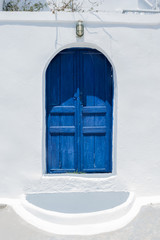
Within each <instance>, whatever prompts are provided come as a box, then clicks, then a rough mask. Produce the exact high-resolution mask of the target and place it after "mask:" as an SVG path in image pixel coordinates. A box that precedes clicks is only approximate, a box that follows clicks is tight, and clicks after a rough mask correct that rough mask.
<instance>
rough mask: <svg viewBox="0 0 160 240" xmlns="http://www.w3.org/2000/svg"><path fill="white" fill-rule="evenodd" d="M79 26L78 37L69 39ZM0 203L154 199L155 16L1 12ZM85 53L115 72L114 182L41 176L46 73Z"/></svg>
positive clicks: (157, 180)
mask: <svg viewBox="0 0 160 240" xmlns="http://www.w3.org/2000/svg"><path fill="white" fill-rule="evenodd" d="M78 19H83V20H84V25H85V34H84V37H83V38H81V39H79V38H77V37H76V34H75V24H76V20H78ZM0 36H1V37H0V53H1V54H0V126H1V128H0V132H1V134H0V156H1V160H0V165H1V167H0V176H1V181H0V189H1V191H0V197H6V198H10V197H12V198H14V197H15V198H18V197H19V196H20V195H21V194H25V193H27V192H43V193H45V192H78V191H80V192H89V191H90V192H94V191H95V192H96V191H104V192H105V191H129V192H130V191H133V192H135V194H137V195H138V196H154V195H160V188H159V184H160V174H159V170H160V161H159V156H160V147H159V139H160V121H159V120H160V111H159V106H160V94H159V92H160V81H159V76H160V68H159V62H160V47H159V40H160V21H159V15H134V14H132V15H131V14H128V15H123V14H108V15H107V14H97V13H96V14H88V15H85V14H84V15H83V14H58V15H57V16H55V15H52V14H50V13H25V14H24V13H5V12H2V13H0ZM69 47H91V48H96V49H98V50H99V51H101V52H102V53H103V54H105V55H106V57H107V58H108V59H109V60H110V61H111V63H112V65H113V68H114V85H115V92H114V120H113V128H114V137H113V174H112V175H113V176H111V175H108V174H104V175H103V174H97V175H85V174H82V175H80V174H79V175H76V174H73V175H54V176H48V177H47V176H43V174H44V173H45V94H44V93H45V70H46V68H47V66H48V64H49V62H50V60H51V59H52V58H53V57H54V56H55V54H57V53H58V52H59V51H60V50H62V49H64V48H69Z"/></svg>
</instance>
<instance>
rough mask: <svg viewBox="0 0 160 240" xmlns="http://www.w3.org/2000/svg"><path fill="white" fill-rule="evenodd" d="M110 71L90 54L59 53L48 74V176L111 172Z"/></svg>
mask: <svg viewBox="0 0 160 240" xmlns="http://www.w3.org/2000/svg"><path fill="white" fill-rule="evenodd" d="M112 101H113V79H112V68H111V65H110V63H109V62H108V60H107V59H106V58H105V56H104V55H103V54H101V53H100V52H98V51H97V50H92V49H83V48H79V49H68V50H64V51H62V52H60V53H59V54H58V55H57V56H56V57H55V58H54V59H53V60H52V61H51V63H50V65H49V67H48V69H47V72H46V123H47V127H46V145H47V172H48V173H61V172H88V173H94V172H111V171H112Z"/></svg>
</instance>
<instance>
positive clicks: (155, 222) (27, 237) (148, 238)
mask: <svg viewBox="0 0 160 240" xmlns="http://www.w3.org/2000/svg"><path fill="white" fill-rule="evenodd" d="M0 236H1V239H3V240H21V239H23V240H106V239H107V240H119V239H122V240H142V239H143V240H159V239H160V205H149V206H145V207H143V208H142V209H141V211H140V213H139V214H138V216H137V217H136V218H135V219H134V220H133V221H132V222H131V223H129V224H128V225H127V226H126V227H124V228H122V229H120V230H118V231H115V232H111V233H104V234H100V235H94V236H89V237H85V236H60V235H52V234H48V233H45V232H43V231H40V230H38V229H36V228H34V227H32V226H31V225H29V224H27V223H26V222H24V221H23V220H22V219H21V218H20V217H18V216H17V215H16V213H15V212H14V211H13V210H12V209H11V208H10V207H6V208H3V209H0Z"/></svg>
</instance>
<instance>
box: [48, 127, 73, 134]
mask: <svg viewBox="0 0 160 240" xmlns="http://www.w3.org/2000/svg"><path fill="white" fill-rule="evenodd" d="M50 133H52V134H59V133H66V134H69V133H75V127H73V126H65V127H64V126H62V127H61V126H58V127H50Z"/></svg>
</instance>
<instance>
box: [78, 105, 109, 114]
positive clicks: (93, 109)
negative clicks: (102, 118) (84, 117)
mask: <svg viewBox="0 0 160 240" xmlns="http://www.w3.org/2000/svg"><path fill="white" fill-rule="evenodd" d="M82 112H83V113H84V114H88V113H93V114H94V113H101V114H105V113H106V107H105V106H104V107H84V108H83V111H82Z"/></svg>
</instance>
